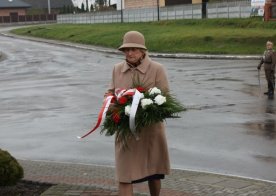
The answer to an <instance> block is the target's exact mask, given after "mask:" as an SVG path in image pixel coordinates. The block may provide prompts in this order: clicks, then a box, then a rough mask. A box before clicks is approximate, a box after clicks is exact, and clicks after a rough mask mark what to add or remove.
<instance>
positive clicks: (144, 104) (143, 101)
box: [141, 99, 153, 109]
mask: <svg viewBox="0 0 276 196" xmlns="http://www.w3.org/2000/svg"><path fill="white" fill-rule="evenodd" d="M151 104H153V101H152V100H151V99H142V100H141V105H142V108H143V109H145V108H146V107H147V106H148V105H151Z"/></svg>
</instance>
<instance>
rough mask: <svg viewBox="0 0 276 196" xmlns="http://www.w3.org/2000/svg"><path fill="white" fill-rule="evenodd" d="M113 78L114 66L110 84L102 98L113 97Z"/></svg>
mask: <svg viewBox="0 0 276 196" xmlns="http://www.w3.org/2000/svg"><path fill="white" fill-rule="evenodd" d="M114 77H115V66H114V67H113V71H112V77H111V82H110V84H109V87H108V89H107V91H106V93H105V94H104V97H107V96H108V95H113V94H114V90H115V84H114V79H115V78H114Z"/></svg>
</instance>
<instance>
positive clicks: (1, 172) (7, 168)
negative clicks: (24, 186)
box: [0, 149, 24, 186]
mask: <svg viewBox="0 0 276 196" xmlns="http://www.w3.org/2000/svg"><path fill="white" fill-rule="evenodd" d="M23 176H24V172H23V168H22V167H21V165H20V164H19V163H18V162H17V161H16V159H15V158H14V157H12V156H11V155H10V153H8V152H7V151H4V150H1V149H0V186H11V185H15V184H16V183H17V182H18V181H19V180H20V179H22V178H23Z"/></svg>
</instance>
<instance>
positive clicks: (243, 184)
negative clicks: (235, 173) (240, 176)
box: [216, 179, 252, 189]
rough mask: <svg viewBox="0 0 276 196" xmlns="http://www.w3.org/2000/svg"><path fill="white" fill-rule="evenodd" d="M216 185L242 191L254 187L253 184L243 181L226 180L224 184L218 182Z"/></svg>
mask: <svg viewBox="0 0 276 196" xmlns="http://www.w3.org/2000/svg"><path fill="white" fill-rule="evenodd" d="M216 185H218V186H223V187H228V188H235V189H241V188H245V187H248V186H250V185H252V183H250V182H247V181H243V180H237V179H229V180H224V181H222V182H218V183H216Z"/></svg>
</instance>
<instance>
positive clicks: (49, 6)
mask: <svg viewBox="0 0 276 196" xmlns="http://www.w3.org/2000/svg"><path fill="white" fill-rule="evenodd" d="M48 14H51V2H50V0H48Z"/></svg>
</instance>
